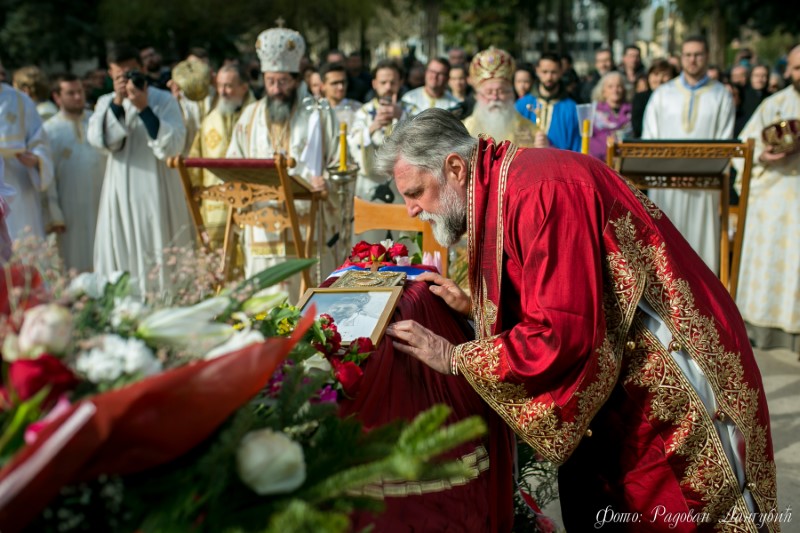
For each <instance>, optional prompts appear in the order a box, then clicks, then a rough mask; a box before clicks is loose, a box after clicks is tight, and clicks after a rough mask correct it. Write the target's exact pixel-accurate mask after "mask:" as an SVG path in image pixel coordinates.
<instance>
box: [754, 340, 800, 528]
mask: <svg viewBox="0 0 800 533" xmlns="http://www.w3.org/2000/svg"><path fill="white" fill-rule="evenodd" d="M756 358H757V359H758V366H759V368H761V376H762V377H763V378H764V388H765V389H766V392H767V402H768V403H769V415H770V418H771V419H772V441H773V447H774V450H775V464H776V465H777V467H778V506H779V507H780V509H781V511H785V510H786V508H787V507H791V509H792V520H791V522H788V523H785V524H783V528H782V530H783V531H784V533H793V532H800V362H798V360H797V354H794V353H792V352H790V351H788V350H768V351H765V350H758V351H756Z"/></svg>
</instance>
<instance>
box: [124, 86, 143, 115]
mask: <svg viewBox="0 0 800 533" xmlns="http://www.w3.org/2000/svg"><path fill="white" fill-rule="evenodd" d="M125 89H126V90H127V91H128V100H130V102H131V103H132V104H133V106H134V107H135V108H136V109H137V110H139V111H142V110H143V109H144V108H145V107H147V86H145V88H144V90H141V89H139V88H138V87H136V85H134V84H133V81H132V80H128V84H127V85H126V86H125Z"/></svg>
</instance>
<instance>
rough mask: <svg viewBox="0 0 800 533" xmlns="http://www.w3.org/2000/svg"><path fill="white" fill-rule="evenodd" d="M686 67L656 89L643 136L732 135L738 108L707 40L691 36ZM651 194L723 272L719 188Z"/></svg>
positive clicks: (684, 61) (709, 262)
mask: <svg viewBox="0 0 800 533" xmlns="http://www.w3.org/2000/svg"><path fill="white" fill-rule="evenodd" d="M681 54H682V55H681V64H682V67H683V72H681V75H680V76H678V77H677V78H674V79H672V80H670V81H668V82H667V83H664V84H663V85H661V86H660V87H659V88H658V89H656V90H655V92H654V93H653V95H652V96H651V97H650V101H649V102H648V103H647V108H646V109H645V112H644V125H643V131H642V138H643V139H665V140H666V139H669V140H681V139H730V138H731V137H732V136H733V122H734V118H735V109H734V105H733V98H732V97H731V95H730V93H729V92H728V90H727V89H726V88H725V86H724V85H722V84H721V83H719V82H718V81H716V80H712V79H710V78H709V77H708V74H707V70H708V66H707V62H708V46H707V45H706V43H705V41H702V40H700V39H698V40H694V39H692V40H687V41H686V42H684V43H683V46H682V47H681ZM649 196H650V198H651V199H652V200H653V202H655V204H656V205H657V206H658V207H660V208H661V210H662V211H664V213H666V215H667V216H668V217H669V219H670V220H671V221H672V223H673V224H675V227H676V228H678V231H680V232H681V233H682V234H683V236H684V237H685V238H686V240H687V241H688V242H689V244H690V245H691V246H692V248H694V250H695V251H696V252H697V253H698V254H699V255H700V257H701V258H702V259H703V261H704V262H705V263H706V265H708V267H709V268H710V269H711V270H713V271H714V272H717V273H718V272H719V253H720V250H719V244H720V217H719V209H720V191H699V190H688V191H687V190H675V189H652V190H651V191H650V193H649Z"/></svg>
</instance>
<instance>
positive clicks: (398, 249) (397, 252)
mask: <svg viewBox="0 0 800 533" xmlns="http://www.w3.org/2000/svg"><path fill="white" fill-rule="evenodd" d="M389 257H391V258H392V259H394V258H396V257H408V248H406V245H405V244H402V243H399V242H396V243H394V244H393V245H392V247H391V248H389Z"/></svg>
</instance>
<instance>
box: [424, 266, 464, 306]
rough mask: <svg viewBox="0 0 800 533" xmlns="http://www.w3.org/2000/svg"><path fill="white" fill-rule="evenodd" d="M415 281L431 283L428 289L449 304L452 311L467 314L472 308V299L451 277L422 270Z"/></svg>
mask: <svg viewBox="0 0 800 533" xmlns="http://www.w3.org/2000/svg"><path fill="white" fill-rule="evenodd" d="M416 281H427V282H430V283H432V284H433V285H431V286H430V290H431V292H432V293H433V294H435V295H436V296H438V297H439V298H441V299H442V300H444V303H446V304H447V305H449V306H450V308H451V309H452V310H453V311H456V312H458V313H461V314H462V315H464V316H469V313H470V310H471V309H472V300H471V299H470V297H469V296H467V293H465V292H464V291H462V290H461V287H459V286H458V285H456V282H455V281H453V280H452V279H448V278H446V277H444V276H441V275H439V274H435V273H433V272H423V273H422V274H420V275H419V276H417V277H416Z"/></svg>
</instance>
